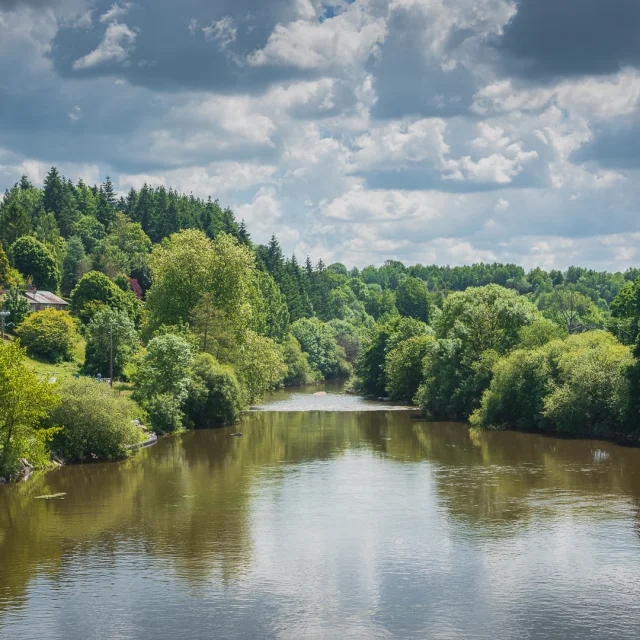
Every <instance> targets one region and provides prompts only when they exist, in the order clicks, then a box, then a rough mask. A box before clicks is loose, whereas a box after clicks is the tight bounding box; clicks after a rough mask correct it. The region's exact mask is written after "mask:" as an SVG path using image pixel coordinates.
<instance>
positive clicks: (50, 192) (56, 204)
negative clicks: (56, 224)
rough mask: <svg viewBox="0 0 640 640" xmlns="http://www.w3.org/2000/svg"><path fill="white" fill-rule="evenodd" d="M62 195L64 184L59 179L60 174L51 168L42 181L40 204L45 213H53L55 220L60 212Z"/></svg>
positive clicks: (54, 168)
mask: <svg viewBox="0 0 640 640" xmlns="http://www.w3.org/2000/svg"><path fill="white" fill-rule="evenodd" d="M63 195H64V184H63V182H62V179H61V178H60V174H59V173H58V170H57V169H56V167H51V170H50V171H49V173H48V174H47V176H46V177H45V179H44V199H43V201H42V204H43V205H44V208H45V210H46V211H48V212H50V213H53V215H54V216H55V217H56V220H57V219H58V217H59V215H60V211H61V210H62V201H63Z"/></svg>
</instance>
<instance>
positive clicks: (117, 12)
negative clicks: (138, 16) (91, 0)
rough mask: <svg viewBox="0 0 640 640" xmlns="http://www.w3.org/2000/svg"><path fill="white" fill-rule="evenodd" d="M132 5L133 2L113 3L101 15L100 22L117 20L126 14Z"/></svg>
mask: <svg viewBox="0 0 640 640" xmlns="http://www.w3.org/2000/svg"><path fill="white" fill-rule="evenodd" d="M132 6H133V5H132V3H131V2H125V3H123V4H122V5H120V4H118V3H117V2H116V3H114V4H112V5H111V7H110V8H109V9H108V10H107V11H105V12H104V13H103V14H102V15H101V16H100V22H101V23H102V24H108V23H110V22H115V21H117V20H118V19H119V18H122V17H124V16H126V15H127V13H129V9H131V7H132Z"/></svg>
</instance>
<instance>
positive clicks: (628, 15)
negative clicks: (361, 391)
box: [0, 0, 640, 270]
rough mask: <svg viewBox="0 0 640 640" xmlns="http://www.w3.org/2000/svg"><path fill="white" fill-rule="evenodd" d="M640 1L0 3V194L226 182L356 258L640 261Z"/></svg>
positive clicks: (295, 232)
mask: <svg viewBox="0 0 640 640" xmlns="http://www.w3.org/2000/svg"><path fill="white" fill-rule="evenodd" d="M639 25H640V3H639V2H637V1H636V0H354V1H347V0H334V1H332V2H322V1H319V0H270V1H269V2H258V1H257V0H214V1H207V2H205V1H204V0H182V1H181V2H180V3H177V2H175V1H173V0H154V1H153V2H151V0H144V1H138V2H116V3H113V2H112V1H111V0H108V1H106V2H103V1H102V0H94V1H89V0H47V1H45V0H27V1H20V0H0V103H1V104H2V109H1V113H2V117H1V118H0V187H2V188H5V187H10V186H11V185H12V184H13V183H14V182H16V181H17V180H18V179H19V177H20V175H21V174H23V173H26V174H27V175H28V176H29V177H30V178H31V179H32V180H33V181H34V182H35V183H38V184H40V183H41V182H42V180H43V178H44V175H45V174H46V171H47V170H48V168H49V167H50V166H51V165H52V164H56V165H58V166H59V167H60V168H61V169H62V171H63V173H65V175H68V176H70V177H72V178H74V179H77V178H79V177H82V178H84V179H85V180H88V181H92V182H93V181H100V180H103V179H104V177H105V176H106V175H107V174H109V175H110V176H111V177H112V179H113V181H114V183H115V185H116V187H117V188H118V189H119V190H120V191H126V190H128V189H129V188H130V187H131V186H134V187H140V186H142V184H143V183H144V182H147V183H149V184H152V185H160V184H164V185H166V186H167V187H168V186H173V187H174V188H177V189H179V190H180V191H184V192H187V193H189V192H192V193H194V194H195V195H198V196H202V197H207V196H208V195H211V196H213V197H214V198H219V199H220V201H221V203H223V204H224V205H227V204H228V205H230V206H232V207H233V209H234V210H235V211H236V213H237V215H238V217H239V218H244V219H245V220H246V221H247V224H248V225H249V228H250V231H251V232H252V236H253V238H254V240H255V241H258V242H264V241H265V240H266V239H268V237H269V236H270V235H271V234H272V233H276V234H277V235H278V237H279V238H280V240H281V243H282V244H283V246H284V248H285V250H286V251H287V252H289V253H290V252H292V251H294V250H295V251H296V253H297V254H298V255H301V256H305V255H307V254H310V255H311V256H312V257H313V258H314V259H317V258H319V257H322V258H323V259H324V260H325V262H331V261H336V260H340V261H343V262H345V263H346V264H347V265H349V266H351V265H354V264H357V265H359V266H364V265H366V264H369V263H374V264H379V263H381V262H383V261H384V260H385V259H389V258H393V259H400V260H403V261H405V262H408V263H416V262H422V263H423V264H430V263H434V262H435V263H439V264H465V263H471V262H475V261H480V260H484V261H494V260H499V261H509V262H517V263H520V264H523V265H524V266H525V267H533V266H536V265H540V266H542V267H545V268H552V267H553V268H565V267H567V266H568V265H570V264H580V265H584V266H590V267H593V268H598V269H610V270H624V269H625V268H627V267H628V266H632V265H636V266H637V265H638V264H639V263H640V226H639V225H638V208H639V204H640V186H639V185H640V181H639V180H638V177H639V173H640V109H639V105H640V38H638V37H637V28H638V26H639Z"/></svg>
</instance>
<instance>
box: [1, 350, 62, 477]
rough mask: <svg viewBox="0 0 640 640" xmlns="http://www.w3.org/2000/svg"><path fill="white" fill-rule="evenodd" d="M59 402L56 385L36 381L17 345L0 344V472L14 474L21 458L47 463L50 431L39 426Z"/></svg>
mask: <svg viewBox="0 0 640 640" xmlns="http://www.w3.org/2000/svg"><path fill="white" fill-rule="evenodd" d="M59 404H60V399H59V397H58V396H57V395H56V392H55V385H51V384H49V383H48V382H47V381H44V380H38V378H37V376H36V374H35V373H33V371H31V370H30V369H29V368H28V367H27V365H26V364H25V363H24V350H23V349H21V347H20V344H19V343H18V342H14V343H12V344H5V345H0V475H6V474H12V473H15V472H16V471H17V468H18V464H19V463H18V461H19V459H20V458H23V457H24V458H27V459H28V460H29V461H31V463H32V464H34V466H41V465H44V464H46V461H47V452H46V443H47V439H48V437H49V436H50V435H51V433H40V432H39V431H38V426H39V423H40V421H41V420H42V419H44V418H45V417H47V415H48V413H49V412H50V411H51V410H53V409H54V408H55V407H56V406H58V405H59Z"/></svg>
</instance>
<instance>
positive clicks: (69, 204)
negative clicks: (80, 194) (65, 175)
mask: <svg viewBox="0 0 640 640" xmlns="http://www.w3.org/2000/svg"><path fill="white" fill-rule="evenodd" d="M75 191H76V190H75V187H74V186H73V183H72V182H71V180H68V181H66V182H64V188H63V192H62V204H61V208H60V215H59V216H58V226H59V227H60V233H61V234H62V237H63V238H68V237H69V236H70V235H72V234H73V233H74V232H75V229H76V225H77V223H78V221H79V219H80V211H79V209H78V203H77V201H76V194H75Z"/></svg>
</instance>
